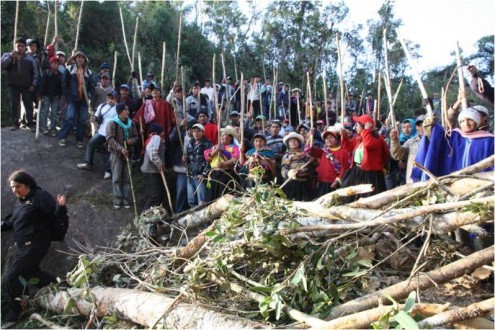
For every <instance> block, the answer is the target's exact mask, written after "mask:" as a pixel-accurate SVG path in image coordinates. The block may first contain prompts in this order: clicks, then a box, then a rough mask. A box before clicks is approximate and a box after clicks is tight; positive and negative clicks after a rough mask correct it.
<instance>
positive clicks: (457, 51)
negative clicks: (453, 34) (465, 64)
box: [455, 41, 467, 110]
mask: <svg viewBox="0 0 495 330" xmlns="http://www.w3.org/2000/svg"><path fill="white" fill-rule="evenodd" d="M456 46H457V47H456V48H455V56H456V58H457V74H458V75H459V91H460V92H461V102H462V103H461V109H462V110H464V109H466V108H467V100H466V86H465V85H464V72H463V71H462V59H461V51H460V47H459V41H457V44H456Z"/></svg>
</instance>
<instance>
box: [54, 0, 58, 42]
mask: <svg viewBox="0 0 495 330" xmlns="http://www.w3.org/2000/svg"><path fill="white" fill-rule="evenodd" d="M54 7H55V8H54V12H53V23H54V26H55V36H57V37H58V19H57V17H58V0H55V6H54ZM57 49H58V42H57V43H55V51H57Z"/></svg>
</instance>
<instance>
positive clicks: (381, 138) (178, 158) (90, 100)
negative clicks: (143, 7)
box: [1, 37, 494, 320]
mask: <svg viewBox="0 0 495 330" xmlns="http://www.w3.org/2000/svg"><path fill="white" fill-rule="evenodd" d="M56 44H57V38H56V37H55V38H54V40H53V42H52V43H51V44H50V45H47V46H46V47H45V49H44V51H43V53H42V54H41V53H40V50H41V45H40V43H39V42H38V41H37V40H36V39H28V40H25V39H23V38H18V39H17V40H16V42H15V49H14V50H13V51H12V52H8V53H5V54H3V55H2V59H1V64H2V70H5V71H6V82H7V84H8V86H9V89H10V100H11V106H10V118H11V120H12V121H11V130H17V129H26V130H29V131H35V130H36V128H35V125H34V120H35V119H34V116H33V111H34V108H38V116H37V118H36V120H37V121H38V123H37V124H38V126H39V130H40V132H41V133H42V134H44V135H47V136H52V137H54V138H56V139H57V144H58V145H59V146H60V147H66V146H67V144H69V143H70V142H69V137H70V136H71V134H74V135H75V141H74V142H75V145H76V146H77V147H78V148H81V149H85V153H84V159H83V161H82V162H81V163H79V164H74V166H77V168H79V169H81V170H93V169H94V167H95V152H97V151H101V152H102V153H103V157H102V160H103V164H104V165H103V166H102V167H101V170H102V171H103V179H111V182H112V194H113V207H114V208H115V209H120V208H121V207H123V208H124V209H130V208H131V185H130V180H131V177H130V176H131V173H132V172H134V173H136V172H137V170H136V169H137V168H139V170H140V172H141V175H142V179H143V182H144V187H145V194H146V202H145V203H144V205H143V207H142V211H145V210H147V209H149V208H150V207H153V206H159V205H162V206H164V207H166V208H168V209H169V210H170V211H172V212H175V213H179V212H183V211H186V210H187V209H189V208H194V207H196V206H198V205H201V204H204V203H207V202H210V201H213V200H215V199H217V198H219V197H220V196H222V195H224V194H226V193H234V194H235V193H241V192H242V191H244V190H245V189H249V188H252V187H255V186H256V185H258V184H267V183H270V182H275V183H276V184H277V185H279V186H280V187H282V189H283V191H284V193H285V195H286V197H287V198H288V199H291V200H299V201H310V200H313V199H315V198H317V197H319V196H322V195H324V194H326V193H328V192H330V191H332V190H335V189H338V188H340V187H349V186H354V185H357V184H363V183H369V184H372V186H373V192H372V193H369V194H377V193H379V192H382V191H385V190H387V189H392V188H394V187H396V186H398V185H402V184H406V183H409V182H414V181H420V180H427V179H428V175H435V176H441V175H446V174H449V173H452V172H454V171H456V170H459V169H462V168H464V167H466V166H469V165H472V164H474V163H476V162H479V161H481V160H483V159H485V158H487V157H489V156H491V155H493V153H494V136H493V134H492V133H491V132H490V127H489V123H488V118H489V115H490V112H489V110H488V109H487V108H486V107H484V106H483V105H479V104H478V105H477V104H469V107H467V108H462V104H463V102H462V100H463V98H465V95H462V94H460V95H459V99H458V101H457V102H455V103H454V104H452V105H451V106H450V107H449V108H448V114H447V115H448V116H446V117H448V121H447V123H448V124H447V125H445V127H443V126H442V125H440V123H441V122H442V121H441V116H442V115H443V114H442V113H441V112H440V111H439V109H440V105H441V104H440V100H439V98H438V95H437V94H434V96H433V99H431V100H430V99H428V100H425V106H427V107H428V106H430V107H431V108H432V110H433V113H432V114H431V115H427V112H426V110H425V109H424V108H419V109H415V110H414V111H411V112H412V113H414V115H413V116H411V117H410V118H403V119H400V120H397V121H396V120H395V118H391V117H388V118H386V117H379V116H378V114H377V111H375V107H376V102H375V101H374V99H373V95H372V94H371V93H369V94H368V95H367V97H366V99H363V100H360V97H357V100H354V95H352V94H349V95H348V96H347V97H346V101H345V104H344V107H342V108H344V111H345V113H344V115H343V116H342V117H341V116H338V115H337V113H339V112H340V108H341V107H340V105H339V103H338V100H336V99H335V98H334V97H333V96H332V95H330V97H329V99H328V101H327V102H324V104H322V102H321V100H305V99H304V97H303V95H302V93H301V90H300V89H299V88H291V85H290V84H287V83H283V82H279V83H278V84H272V81H271V80H270V79H269V78H266V79H265V81H264V82H263V83H262V82H261V78H260V77H259V76H253V77H251V78H250V80H249V81H248V80H245V81H242V82H239V81H236V82H235V83H233V82H232V79H231V77H226V78H224V79H222V81H221V82H220V83H216V82H213V85H212V82H211V81H210V80H209V79H206V80H205V81H204V84H203V85H202V84H201V83H200V82H199V81H195V82H194V83H193V84H192V87H191V89H190V90H189V91H185V90H183V87H181V85H180V84H178V83H177V82H174V84H173V86H172V87H171V88H167V90H163V89H162V88H163V86H159V85H158V84H157V82H156V81H155V80H154V76H153V74H152V73H151V72H148V73H147V74H146V76H145V80H143V81H142V82H140V81H139V80H138V79H137V77H136V74H135V73H132V74H131V77H130V79H129V80H128V81H125V82H122V83H121V84H115V82H112V76H111V68H110V66H109V65H108V64H107V63H102V64H101V65H100V66H99V71H98V72H95V73H93V72H92V71H91V70H90V68H89V65H88V64H89V60H88V57H87V56H86V54H84V53H83V52H82V51H79V50H77V51H74V52H73V53H72V54H71V56H70V57H68V58H66V54H65V53H64V52H62V51H55V50H56ZM26 47H27V49H26ZM468 70H469V71H470V73H471V76H472V77H471V82H470V86H471V89H472V90H473V91H474V92H475V94H476V95H477V96H479V98H480V99H482V100H483V101H484V102H488V103H490V104H491V105H492V106H493V87H492V86H490V84H489V83H488V82H487V81H486V80H484V79H483V78H482V77H480V75H479V73H478V71H477V69H476V67H474V66H472V65H471V66H469V67H468ZM114 86H115V87H114ZM242 95H245V100H241V97H242ZM21 100H22V102H23V104H24V112H23V113H22V114H21V111H20V109H21V107H20V102H21ZM243 101H244V102H243ZM312 101H314V102H312ZM243 103H245V104H246V108H245V109H242V108H241V105H242V104H243ZM313 104H314V106H313ZM339 115H340V113H339ZM338 117H339V118H340V117H341V118H343V120H340V121H338V120H337V118H338ZM395 122H397V123H398V124H396V125H394V123H395ZM89 128H91V129H89ZM85 140H87V142H86V144H85ZM413 160H415V161H416V162H418V163H419V164H421V165H422V166H423V167H424V168H426V169H427V170H429V173H430V174H428V173H426V172H425V171H423V170H422V169H420V168H418V167H413V163H412V161H413ZM131 164H132V167H133V168H134V170H133V171H128V168H130V165H131ZM487 170H493V167H490V168H488V169H487ZM167 178H168V179H169V182H172V181H173V182H174V183H175V185H174V186H173V187H172V185H171V186H170V187H168V186H166V185H167ZM171 179H173V180H171ZM9 184H10V186H11V188H12V191H13V192H14V194H15V195H16V197H17V198H18V199H19V201H18V204H17V207H16V210H15V211H14V213H13V217H14V218H15V219H14V225H13V229H14V240H15V241H16V244H17V246H18V247H19V252H18V253H17V254H16V257H15V258H16V259H15V262H14V265H13V267H12V268H11V269H10V270H9V274H8V283H7V288H8V290H7V294H8V299H9V306H10V311H9V314H8V320H15V319H16V318H17V317H18V316H19V315H20V313H21V312H22V306H21V304H20V302H19V301H17V300H16V299H15V298H16V297H18V296H19V295H20V290H21V289H22V288H21V285H20V282H19V281H18V277H19V275H22V276H26V277H29V276H33V275H34V276H37V277H38V278H40V285H44V284H46V283H49V282H53V281H54V279H53V277H52V276H51V275H49V274H46V273H44V272H42V271H41V270H40V269H39V264H40V261H41V259H42V258H43V256H44V255H45V254H46V251H47V250H48V247H49V246H50V243H49V240H48V238H47V237H48V236H47V235H45V234H44V233H46V232H47V231H49V230H50V228H49V225H48V222H45V223H40V224H39V225H36V224H33V219H34V217H38V218H39V217H47V218H49V217H53V216H55V214H56V213H60V212H62V213H66V212H67V211H66V208H65V196H61V195H60V196H58V197H57V199H56V200H55V199H54V198H53V197H51V196H50V195H49V194H48V193H46V192H44V191H42V190H41V189H40V188H39V187H38V186H37V185H36V181H35V180H34V178H33V177H32V176H30V175H29V174H27V173H26V172H24V171H16V172H14V173H13V174H12V175H11V176H10V178H9ZM169 189H170V190H171V191H172V192H173V198H172V199H173V200H174V203H173V205H171V204H172V203H167V202H166V200H167V199H166V198H165V193H166V191H168V190H169ZM3 227H4V226H3V225H2V229H3Z"/></svg>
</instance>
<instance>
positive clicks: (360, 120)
mask: <svg viewBox="0 0 495 330" xmlns="http://www.w3.org/2000/svg"><path fill="white" fill-rule="evenodd" d="M352 121H355V122H358V123H360V124H363V125H365V124H366V123H367V122H371V124H372V125H373V126H375V121H374V120H373V118H372V117H371V116H370V115H361V116H359V117H358V116H352Z"/></svg>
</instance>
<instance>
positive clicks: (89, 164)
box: [77, 90, 117, 179]
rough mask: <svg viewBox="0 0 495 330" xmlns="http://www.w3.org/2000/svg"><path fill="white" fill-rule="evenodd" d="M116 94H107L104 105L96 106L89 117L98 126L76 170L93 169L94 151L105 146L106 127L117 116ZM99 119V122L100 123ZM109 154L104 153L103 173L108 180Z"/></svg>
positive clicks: (112, 92) (111, 92)
mask: <svg viewBox="0 0 495 330" xmlns="http://www.w3.org/2000/svg"><path fill="white" fill-rule="evenodd" d="M116 105H117V92H115V91H114V90H111V91H110V92H109V93H108V94H107V100H106V102H105V103H102V104H100V105H99V106H98V109H97V110H96V112H95V114H94V116H92V117H91V121H92V122H97V123H95V124H96V125H98V126H99V127H98V130H97V131H96V133H95V134H94V135H93V137H92V138H91V139H90V140H89V142H88V145H87V147H86V154H85V156H84V162H83V163H80V164H77V168H79V169H81V170H91V169H92V168H93V158H94V155H95V151H96V149H98V148H99V147H101V146H102V145H103V144H105V141H106V135H107V130H106V128H107V125H108V124H109V123H110V121H111V120H113V118H114V117H115V116H116V115H117V109H116ZM100 119H101V121H100ZM111 177H112V176H111V172H110V154H109V153H108V152H106V153H105V170H104V173H103V179H110V178H111Z"/></svg>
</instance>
